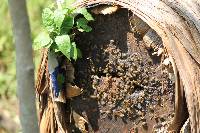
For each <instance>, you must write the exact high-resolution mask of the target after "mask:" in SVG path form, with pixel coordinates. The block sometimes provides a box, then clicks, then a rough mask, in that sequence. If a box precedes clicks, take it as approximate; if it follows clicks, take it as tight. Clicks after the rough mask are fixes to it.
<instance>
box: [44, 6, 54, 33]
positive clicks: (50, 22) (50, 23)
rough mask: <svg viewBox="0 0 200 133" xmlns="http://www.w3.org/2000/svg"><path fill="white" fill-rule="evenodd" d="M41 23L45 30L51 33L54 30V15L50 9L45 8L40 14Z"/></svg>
mask: <svg viewBox="0 0 200 133" xmlns="http://www.w3.org/2000/svg"><path fill="white" fill-rule="evenodd" d="M42 22H43V25H44V26H45V28H46V29H47V30H48V31H49V32H52V31H53V30H54V15H53V11H52V10H51V9H50V8H45V9H44V10H43V13H42Z"/></svg>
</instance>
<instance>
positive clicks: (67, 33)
mask: <svg viewBox="0 0 200 133" xmlns="http://www.w3.org/2000/svg"><path fill="white" fill-rule="evenodd" d="M72 2H73V0H65V1H64V2H63V3H57V6H55V5H52V6H51V7H48V8H45V9H44V10H43V13H42V23H43V26H44V29H45V31H44V32H41V33H40V34H39V35H38V36H37V37H36V39H35V40H34V49H35V50H37V49H41V48H48V49H50V51H51V52H55V53H57V52H61V53H62V54H64V55H65V56H66V57H67V58H68V59H69V60H70V59H71V58H72V59H74V60H76V59H77V58H79V57H81V52H80V50H79V49H78V48H77V47H76V43H75V41H74V37H75V35H76V33H75V31H79V32H90V31H91V30H92V28H91V27H90V26H88V22H89V21H93V20H94V19H93V17H92V16H91V14H90V13H89V12H88V11H87V9H85V8H74V7H73V6H71V3H72Z"/></svg>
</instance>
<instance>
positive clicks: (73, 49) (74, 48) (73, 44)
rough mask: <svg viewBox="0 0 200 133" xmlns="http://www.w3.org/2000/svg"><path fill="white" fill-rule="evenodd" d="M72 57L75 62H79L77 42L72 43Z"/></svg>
mask: <svg viewBox="0 0 200 133" xmlns="http://www.w3.org/2000/svg"><path fill="white" fill-rule="evenodd" d="M71 57H72V58H73V59H74V60H77V58H78V52H77V48H76V43H75V42H72V48H71Z"/></svg>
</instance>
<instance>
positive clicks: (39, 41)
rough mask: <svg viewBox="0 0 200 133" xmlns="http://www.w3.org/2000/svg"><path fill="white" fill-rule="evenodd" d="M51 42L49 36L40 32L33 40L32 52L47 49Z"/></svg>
mask: <svg viewBox="0 0 200 133" xmlns="http://www.w3.org/2000/svg"><path fill="white" fill-rule="evenodd" d="M52 42H53V40H52V39H51V38H50V37H49V35H48V34H47V33H45V32H42V33H40V34H39V35H38V36H37V37H36V38H35V40H34V43H33V47H34V50H38V49H41V48H44V47H45V48H49V47H50V46H51V44H52Z"/></svg>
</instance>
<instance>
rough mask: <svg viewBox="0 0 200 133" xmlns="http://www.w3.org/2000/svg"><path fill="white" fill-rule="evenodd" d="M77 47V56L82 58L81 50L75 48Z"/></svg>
mask: <svg viewBox="0 0 200 133" xmlns="http://www.w3.org/2000/svg"><path fill="white" fill-rule="evenodd" d="M76 49H77V57H78V58H82V52H81V50H80V49H79V48H76Z"/></svg>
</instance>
